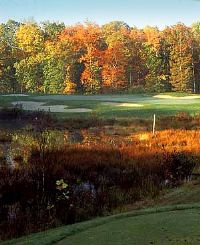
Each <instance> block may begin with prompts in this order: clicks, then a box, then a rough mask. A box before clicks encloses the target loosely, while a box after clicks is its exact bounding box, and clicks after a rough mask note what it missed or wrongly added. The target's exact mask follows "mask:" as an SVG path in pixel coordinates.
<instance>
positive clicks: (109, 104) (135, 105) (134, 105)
mask: <svg viewBox="0 0 200 245" xmlns="http://www.w3.org/2000/svg"><path fill="white" fill-rule="evenodd" d="M102 105H108V106H119V107H142V106H144V105H141V104H134V103H118V102H103V103H102Z"/></svg>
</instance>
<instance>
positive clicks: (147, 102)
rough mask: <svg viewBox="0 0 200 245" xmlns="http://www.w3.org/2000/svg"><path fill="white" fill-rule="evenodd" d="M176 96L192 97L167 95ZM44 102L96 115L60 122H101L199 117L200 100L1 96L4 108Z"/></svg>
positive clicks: (147, 96)
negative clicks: (97, 119)
mask: <svg viewBox="0 0 200 245" xmlns="http://www.w3.org/2000/svg"><path fill="white" fill-rule="evenodd" d="M167 94H169V95H172V96H178V97H180V96H184V95H188V94H185V93H184V94H182V93H181V94H180V93H167ZM20 100H25V101H26V100H27V101H44V102H46V103H47V105H60V104H64V105H66V106H68V107H69V108H89V109H92V110H93V111H92V113H54V114H55V115H56V116H57V117H58V118H80V117H81V118H88V117H91V116H92V115H93V114H95V115H96V116H97V117H100V118H105V119H107V118H135V117H137V118H151V117H152V115H153V114H156V115H157V116H166V115H174V114H176V113H177V112H188V113H190V114H191V115H194V114H199V106H200V99H189V100H181V99H180V100H176V99H159V98H154V97H153V95H151V94H136V95H34V94H33V95H30V96H29V97H3V96H0V106H11V102H12V101H20ZM102 102H125V103H136V104H142V105H143V107H140V108H137V107H132V108H130V107H116V106H113V105H103V103H102Z"/></svg>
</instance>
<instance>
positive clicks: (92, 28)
mask: <svg viewBox="0 0 200 245" xmlns="http://www.w3.org/2000/svg"><path fill="white" fill-rule="evenodd" d="M199 26H200V24H199V23H198V22H197V23H194V24H193V26H192V27H191V28H190V27H187V26H185V25H184V24H181V23H178V24H176V25H174V26H168V27H166V28H165V29H164V30H163V31H161V30H159V29H158V28H155V27H150V26H147V27H145V28H143V29H138V28H136V27H133V28H132V27H129V26H128V25H127V24H126V23H125V22H123V21H112V22H110V23H107V24H105V25H103V26H98V25H97V24H95V23H91V22H86V23H84V24H76V25H73V26H65V25H64V23H58V22H49V21H46V22H43V23H41V24H37V23H36V22H34V21H28V22H23V23H18V22H15V21H14V20H9V21H8V22H7V23H5V24H4V23H2V24H0V89H1V92H2V93H8V92H17V91H21V92H41V93H67V94H72V93H85V94H97V93H110V92H113V93H115V92H124V93H126V92H136V91H139V90H140V91H143V92H164V91H178V92H179V91H180V92H183V91H184V92H195V93H197V92H199V91H200V72H199V71H200V59H199V57H200V27H199Z"/></svg>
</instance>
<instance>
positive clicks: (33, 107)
mask: <svg viewBox="0 0 200 245" xmlns="http://www.w3.org/2000/svg"><path fill="white" fill-rule="evenodd" d="M45 104H46V103H45V102H36V101H15V102H12V105H14V106H19V107H20V106H21V107H22V109H24V110H27V111H38V110H39V111H47V112H75V113H76V112H77V113H79V112H91V111H92V110H91V109H87V108H73V109H68V108H67V107H68V106H66V105H45Z"/></svg>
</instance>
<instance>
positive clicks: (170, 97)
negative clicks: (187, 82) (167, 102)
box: [153, 94, 200, 100]
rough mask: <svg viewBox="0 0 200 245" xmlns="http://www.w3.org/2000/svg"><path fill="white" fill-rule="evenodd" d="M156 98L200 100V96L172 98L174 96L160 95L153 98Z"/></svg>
mask: <svg viewBox="0 0 200 245" xmlns="http://www.w3.org/2000/svg"><path fill="white" fill-rule="evenodd" d="M153 97H154V98H158V99H176V100H177V99H179V100H190V99H200V95H190V96H182V97H178V96H172V95H165V94H160V95H155V96H153Z"/></svg>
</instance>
